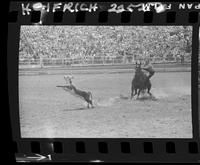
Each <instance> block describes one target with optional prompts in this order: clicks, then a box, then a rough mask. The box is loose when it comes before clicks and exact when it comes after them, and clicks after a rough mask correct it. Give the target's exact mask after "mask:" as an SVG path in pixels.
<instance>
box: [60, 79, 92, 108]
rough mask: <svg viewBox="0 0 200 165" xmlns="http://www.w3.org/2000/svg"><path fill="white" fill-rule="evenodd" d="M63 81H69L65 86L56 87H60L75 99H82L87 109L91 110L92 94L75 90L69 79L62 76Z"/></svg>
mask: <svg viewBox="0 0 200 165" xmlns="http://www.w3.org/2000/svg"><path fill="white" fill-rule="evenodd" d="M64 79H65V80H66V81H67V80H68V81H69V85H65V86H57V87H61V88H63V89H64V90H65V91H67V92H69V93H70V94H72V95H74V96H75V97H79V98H81V99H83V100H84V101H86V102H87V107H88V108H90V105H91V107H92V108H93V104H92V93H91V92H86V91H82V90H79V89H77V88H76V87H75V86H74V85H72V81H71V78H69V77H66V76H64Z"/></svg>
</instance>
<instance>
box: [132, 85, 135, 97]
mask: <svg viewBox="0 0 200 165" xmlns="http://www.w3.org/2000/svg"><path fill="white" fill-rule="evenodd" d="M133 91H134V85H133V84H132V86H131V99H132V98H133V97H134V96H135V94H134V95H133Z"/></svg>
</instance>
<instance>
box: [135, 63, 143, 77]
mask: <svg viewBox="0 0 200 165" xmlns="http://www.w3.org/2000/svg"><path fill="white" fill-rule="evenodd" d="M141 71H142V68H141V62H140V63H137V62H136V65H135V74H136V75H137V74H140V73H141Z"/></svg>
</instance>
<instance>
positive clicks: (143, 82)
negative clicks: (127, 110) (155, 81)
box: [131, 63, 152, 99]
mask: <svg viewBox="0 0 200 165" xmlns="http://www.w3.org/2000/svg"><path fill="white" fill-rule="evenodd" d="M146 89H147V93H148V94H149V95H150V96H152V94H151V92H150V90H151V82H150V80H149V78H148V76H147V75H146V74H145V73H144V72H143V71H142V68H141V63H140V64H137V63H136V67H135V77H134V78H133V80H132V85H131V99H132V98H133V97H134V96H135V95H136V94H137V99H138V98H139V95H140V92H141V91H145V90H146ZM134 91H135V93H134V94H133V92H134Z"/></svg>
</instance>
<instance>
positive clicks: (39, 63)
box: [19, 56, 191, 68]
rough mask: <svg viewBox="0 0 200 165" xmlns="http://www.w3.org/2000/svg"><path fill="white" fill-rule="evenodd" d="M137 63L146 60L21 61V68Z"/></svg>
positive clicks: (173, 60)
mask: <svg viewBox="0 0 200 165" xmlns="http://www.w3.org/2000/svg"><path fill="white" fill-rule="evenodd" d="M136 61H141V62H143V61H144V59H135V60H133V59H132V58H131V57H130V58H127V57H126V58H123V57H109V58H107V57H102V56H97V57H96V56H95V57H88V58H79V59H78V58H76V59H72V58H41V59H19V68H34V67H37V68H43V67H67V66H89V65H120V64H134V63H135V62H136ZM151 62H152V63H159V64H162V63H188V62H191V59H184V60H183V59H177V58H156V59H151Z"/></svg>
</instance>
